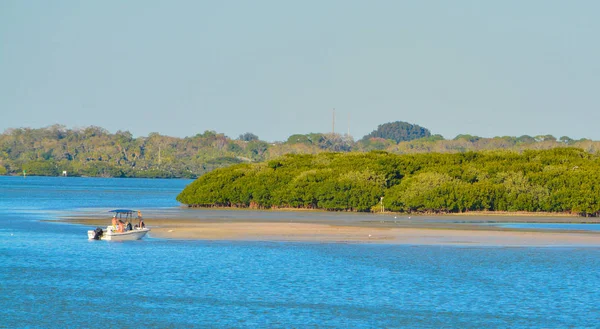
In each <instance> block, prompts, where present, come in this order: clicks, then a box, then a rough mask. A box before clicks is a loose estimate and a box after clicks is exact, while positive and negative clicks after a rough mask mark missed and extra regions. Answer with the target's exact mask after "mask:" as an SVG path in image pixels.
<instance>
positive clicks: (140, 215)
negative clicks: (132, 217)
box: [137, 210, 146, 228]
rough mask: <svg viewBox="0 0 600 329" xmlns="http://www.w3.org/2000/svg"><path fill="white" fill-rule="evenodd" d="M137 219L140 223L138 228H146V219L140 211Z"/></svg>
mask: <svg viewBox="0 0 600 329" xmlns="http://www.w3.org/2000/svg"><path fill="white" fill-rule="evenodd" d="M137 219H138V220H139V221H140V222H139V224H138V226H137V227H138V228H145V227H146V224H144V219H143V218H142V212H141V211H140V210H138V214H137Z"/></svg>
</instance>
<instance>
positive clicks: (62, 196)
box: [0, 177, 600, 328]
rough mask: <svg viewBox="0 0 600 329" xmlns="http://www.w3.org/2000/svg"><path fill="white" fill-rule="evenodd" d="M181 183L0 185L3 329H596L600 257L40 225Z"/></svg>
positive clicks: (143, 199) (147, 198)
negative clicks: (103, 235) (94, 233)
mask: <svg viewBox="0 0 600 329" xmlns="http://www.w3.org/2000/svg"><path fill="white" fill-rule="evenodd" d="M189 182H190V181H184V180H149V179H101V178H40V177H27V178H26V179H23V178H22V177H0V224H1V226H0V327H6V328H24V327H29V328H67V327H68V328H73V327H111V328H134V327H135V328H138V327H158V328H193V327H199V328H205V327H211V328H212V327H221V328H307V327H308V328H598V327H599V326H600V322H599V321H600V306H599V305H600V303H599V302H598V301H599V300H600V271H599V270H598V269H599V268H600V249H598V248H496V247H485V248H471V247H454V246H397V245H365V244H327V243H268V242H252V243H247V242H227V241H226V242H214V241H173V240H160V239H153V238H151V237H150V238H147V239H144V240H142V241H131V242H122V243H119V242H108V241H88V240H87V236H86V234H85V231H86V230H87V229H88V228H87V227H83V226H78V225H70V224H61V223H52V222H46V221H40V220H41V219H54V218H56V217H57V216H59V215H61V214H63V213H65V212H69V211H73V210H77V211H80V210H82V209H83V210H85V209H111V208H134V209H138V208H144V209H151V208H160V209H168V208H176V207H178V204H177V202H176V201H175V200H174V198H175V196H176V195H177V193H178V192H179V191H180V190H181V189H182V188H183V187H184V186H185V185H186V184H189ZM148 211H149V210H148Z"/></svg>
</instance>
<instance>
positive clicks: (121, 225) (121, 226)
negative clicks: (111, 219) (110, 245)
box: [117, 219, 125, 233]
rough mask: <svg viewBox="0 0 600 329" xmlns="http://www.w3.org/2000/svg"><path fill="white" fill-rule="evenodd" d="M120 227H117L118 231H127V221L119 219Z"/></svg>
mask: <svg viewBox="0 0 600 329" xmlns="http://www.w3.org/2000/svg"><path fill="white" fill-rule="evenodd" d="M118 225H119V228H118V229H117V232H118V233H123V232H124V231H125V222H123V221H122V220H120V219H119V222H118Z"/></svg>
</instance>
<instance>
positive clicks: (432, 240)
mask: <svg viewBox="0 0 600 329" xmlns="http://www.w3.org/2000/svg"><path fill="white" fill-rule="evenodd" d="M65 221H67V222H71V223H78V224H84V225H88V226H90V227H93V226H101V227H102V226H106V225H107V220H106V219H100V218H69V219H66V220H65ZM146 224H147V225H148V227H150V228H151V229H152V231H151V232H150V233H149V236H150V237H153V238H161V239H190V240H191V239H194V240H195V239H198V240H233V241H295V242H333V243H386V244H408V245H473V246H600V232H598V233H596V232H576V231H546V230H544V231H542V230H517V229H503V228H499V227H495V226H484V225H475V224H468V223H467V224H464V223H461V224H457V223H447V222H444V221H441V222H433V223H431V222H429V223H427V222H423V223H416V222H395V221H368V222H365V221H356V222H352V223H345V222H340V223H332V222H328V223H313V222H283V221H277V220H271V221H261V220H257V219H251V220H249V219H235V220H227V221H218V220H201V219H193V218H179V219H177V218H152V219H146Z"/></svg>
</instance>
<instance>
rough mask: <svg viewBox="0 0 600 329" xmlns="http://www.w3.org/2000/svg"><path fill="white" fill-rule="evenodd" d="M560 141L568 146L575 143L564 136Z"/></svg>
mask: <svg viewBox="0 0 600 329" xmlns="http://www.w3.org/2000/svg"><path fill="white" fill-rule="evenodd" d="M559 141H561V142H562V143H565V144H567V145H569V144H572V143H573V142H574V140H573V139H572V138H570V137H568V136H562V137H561V138H559Z"/></svg>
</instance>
